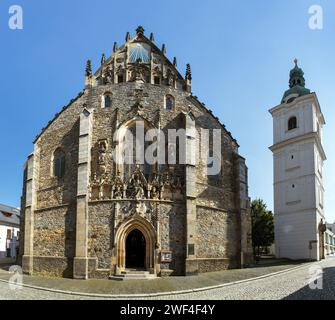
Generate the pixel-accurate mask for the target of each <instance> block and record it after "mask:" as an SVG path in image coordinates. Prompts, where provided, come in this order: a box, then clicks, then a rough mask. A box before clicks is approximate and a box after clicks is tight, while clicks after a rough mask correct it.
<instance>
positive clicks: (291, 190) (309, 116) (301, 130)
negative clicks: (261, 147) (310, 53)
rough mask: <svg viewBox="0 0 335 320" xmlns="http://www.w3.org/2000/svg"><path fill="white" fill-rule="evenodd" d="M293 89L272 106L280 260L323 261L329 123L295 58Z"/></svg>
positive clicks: (276, 231) (292, 73) (292, 79)
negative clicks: (326, 130)
mask: <svg viewBox="0 0 335 320" xmlns="http://www.w3.org/2000/svg"><path fill="white" fill-rule="evenodd" d="M294 62H295V66H294V68H293V69H292V70H291V72H290V82H289V87H290V88H289V89H288V90H287V91H286V92H285V94H284V97H283V99H282V101H281V104H279V105H278V106H276V107H274V108H272V109H271V110H270V113H271V115H272V117H273V145H272V146H271V147H270V150H271V151H272V152H273V163H274V213H275V247H276V255H277V257H279V258H289V259H311V260H320V259H323V258H324V235H323V233H324V225H325V216H324V185H323V178H324V176H323V163H324V161H325V160H326V155H325V152H324V149H323V144H322V130H323V126H324V124H325V120H324V117H323V114H322V112H321V108H320V105H319V102H318V98H317V95H316V94H315V93H311V91H310V90H309V89H307V88H306V87H305V78H304V72H303V70H302V69H301V68H299V66H298V61H297V60H295V61H294Z"/></svg>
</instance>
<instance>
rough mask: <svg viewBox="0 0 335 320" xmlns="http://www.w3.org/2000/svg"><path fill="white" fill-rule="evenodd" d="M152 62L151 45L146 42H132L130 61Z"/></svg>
mask: <svg viewBox="0 0 335 320" xmlns="http://www.w3.org/2000/svg"><path fill="white" fill-rule="evenodd" d="M137 61H138V62H140V63H150V46H148V45H147V44H145V43H132V44H131V45H130V48H129V62H130V63H135V62H137Z"/></svg>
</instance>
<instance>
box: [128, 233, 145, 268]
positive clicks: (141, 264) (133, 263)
mask: <svg viewBox="0 0 335 320" xmlns="http://www.w3.org/2000/svg"><path fill="white" fill-rule="evenodd" d="M126 268H132V269H144V268H145V238H144V236H143V233H142V232H141V231H139V230H137V229H135V230H133V231H132V232H130V233H129V235H128V237H127V240H126Z"/></svg>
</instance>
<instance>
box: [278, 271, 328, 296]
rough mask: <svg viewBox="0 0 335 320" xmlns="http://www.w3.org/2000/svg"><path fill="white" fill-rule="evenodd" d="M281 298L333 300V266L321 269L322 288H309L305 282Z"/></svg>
mask: <svg viewBox="0 0 335 320" xmlns="http://www.w3.org/2000/svg"><path fill="white" fill-rule="evenodd" d="M306 283H308V278H307V276H306ZM283 300H335V267H331V268H324V269H323V281H322V289H311V288H310V286H309V284H307V285H306V286H305V287H303V288H302V289H300V290H298V291H296V292H294V293H292V294H290V295H289V296H287V297H286V298H284V299H283Z"/></svg>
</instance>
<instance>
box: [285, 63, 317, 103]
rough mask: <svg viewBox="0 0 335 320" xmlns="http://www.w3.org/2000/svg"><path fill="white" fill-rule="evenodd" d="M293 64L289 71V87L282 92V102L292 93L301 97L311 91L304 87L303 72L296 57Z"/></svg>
mask: <svg viewBox="0 0 335 320" xmlns="http://www.w3.org/2000/svg"><path fill="white" fill-rule="evenodd" d="M294 64H295V66H294V68H293V69H292V70H291V71H290V81H289V87H290V89H289V90H287V91H286V92H285V93H284V96H283V99H282V103H284V102H285V100H286V98H287V97H288V96H290V95H292V94H294V95H295V96H297V97H301V96H303V95H306V94H309V93H311V91H310V90H309V89H307V88H305V78H304V74H305V73H304V71H303V70H302V69H301V68H299V66H298V60H297V59H295V60H294Z"/></svg>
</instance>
